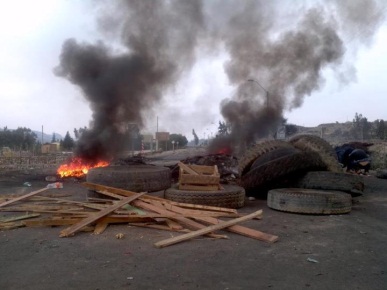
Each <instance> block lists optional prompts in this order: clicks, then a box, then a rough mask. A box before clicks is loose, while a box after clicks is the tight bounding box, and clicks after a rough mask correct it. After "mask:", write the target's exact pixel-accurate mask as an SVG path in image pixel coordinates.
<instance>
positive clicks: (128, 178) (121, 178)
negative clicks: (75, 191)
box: [86, 165, 171, 192]
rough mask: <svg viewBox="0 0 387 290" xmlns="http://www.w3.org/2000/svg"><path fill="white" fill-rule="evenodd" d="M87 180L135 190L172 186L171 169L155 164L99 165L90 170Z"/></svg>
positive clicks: (156, 189) (152, 189) (146, 190)
mask: <svg viewBox="0 0 387 290" xmlns="http://www.w3.org/2000/svg"><path fill="white" fill-rule="evenodd" d="M86 181H87V182H91V183H97V184H102V185H106V186H111V187H117V188H121V189H125V190H130V191H135V192H154V191H160V190H164V189H167V188H169V187H170V186H171V170H170V169H169V168H167V167H163V166H153V165H127V166H108V167H99V168H93V169H90V170H89V172H88V173H87V176H86Z"/></svg>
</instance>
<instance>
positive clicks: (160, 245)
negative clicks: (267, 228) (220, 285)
mask: <svg viewBox="0 0 387 290" xmlns="http://www.w3.org/2000/svg"><path fill="white" fill-rule="evenodd" d="M261 214H262V210H258V211H256V212H253V213H251V214H249V215H246V216H243V217H240V218H236V219H233V220H230V221H226V222H221V223H219V224H216V225H212V226H209V227H205V228H203V229H200V230H197V231H194V232H191V233H187V234H184V235H180V236H177V237H173V238H170V239H166V240H162V241H160V242H157V243H155V246H156V248H163V247H167V246H170V245H173V244H176V243H180V242H182V241H185V240H189V239H192V238H195V237H198V236H201V235H204V234H208V233H211V232H213V231H216V230H220V229H224V228H226V227H230V226H233V225H235V224H237V223H241V222H244V221H247V220H250V219H252V218H254V217H256V216H258V215H261Z"/></svg>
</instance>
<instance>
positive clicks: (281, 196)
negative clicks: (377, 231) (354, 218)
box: [267, 188, 352, 215]
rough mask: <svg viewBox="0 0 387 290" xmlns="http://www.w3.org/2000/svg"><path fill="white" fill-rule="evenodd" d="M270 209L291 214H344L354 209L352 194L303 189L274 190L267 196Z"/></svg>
mask: <svg viewBox="0 0 387 290" xmlns="http://www.w3.org/2000/svg"><path fill="white" fill-rule="evenodd" d="M267 205H268V207H270V208H272V209H275V210H279V211H284V212H291V213H302V214H321V215H326V214H329V215H331V214H344V213H349V212H350V211H351V209H352V197H351V195H350V194H347V193H345V192H340V191H322V190H315V189H301V188H279V189H272V190H270V191H269V192H268V195H267Z"/></svg>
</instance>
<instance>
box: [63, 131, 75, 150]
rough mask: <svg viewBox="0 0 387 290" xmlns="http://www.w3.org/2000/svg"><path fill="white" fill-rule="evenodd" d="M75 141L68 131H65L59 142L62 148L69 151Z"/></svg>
mask: <svg viewBox="0 0 387 290" xmlns="http://www.w3.org/2000/svg"><path fill="white" fill-rule="evenodd" d="M74 145H75V142H74V139H73V138H71V136H70V133H69V131H67V133H66V135H65V137H64V139H63V141H62V142H61V146H62V148H63V150H69V151H71V150H72V149H73V148H74Z"/></svg>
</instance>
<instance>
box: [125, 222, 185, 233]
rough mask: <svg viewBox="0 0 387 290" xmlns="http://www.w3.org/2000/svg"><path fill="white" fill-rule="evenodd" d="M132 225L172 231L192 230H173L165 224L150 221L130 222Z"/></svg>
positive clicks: (183, 231)
mask: <svg viewBox="0 0 387 290" xmlns="http://www.w3.org/2000/svg"><path fill="white" fill-rule="evenodd" d="M129 225H130V226H135V227H142V228H150V229H156V230H162V231H171V232H180V233H189V232H191V231H190V230H188V229H181V230H173V229H171V228H170V227H168V226H165V225H158V224H149V223H129Z"/></svg>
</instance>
